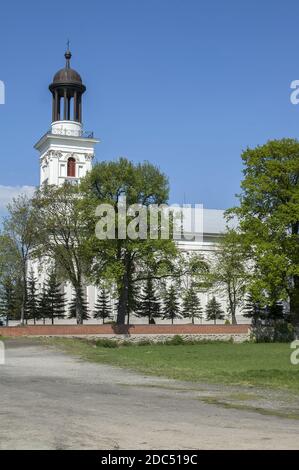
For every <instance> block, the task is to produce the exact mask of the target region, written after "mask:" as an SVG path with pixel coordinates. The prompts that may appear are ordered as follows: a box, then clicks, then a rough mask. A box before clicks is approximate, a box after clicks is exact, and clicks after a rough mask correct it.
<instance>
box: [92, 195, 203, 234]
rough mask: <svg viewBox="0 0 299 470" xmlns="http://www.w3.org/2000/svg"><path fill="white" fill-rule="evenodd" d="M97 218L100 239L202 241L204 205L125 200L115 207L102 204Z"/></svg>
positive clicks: (97, 231) (98, 208)
mask: <svg viewBox="0 0 299 470" xmlns="http://www.w3.org/2000/svg"><path fill="white" fill-rule="evenodd" d="M95 215H96V217H97V218H99V220H98V222H97V224H96V229H95V233H96V237H97V238H98V239H99V240H115V239H119V240H125V239H130V240H148V239H150V240H169V239H173V240H185V241H195V240H197V241H201V240H202V236H203V205H202V204H195V205H192V204H183V205H179V204H172V205H167V204H160V205H158V204H150V205H147V206H146V205H142V204H131V205H129V206H128V205H127V202H126V197H123V198H122V199H121V200H120V201H119V202H118V204H117V205H116V206H113V205H111V204H100V205H99V206H98V207H97V208H96V212H95Z"/></svg>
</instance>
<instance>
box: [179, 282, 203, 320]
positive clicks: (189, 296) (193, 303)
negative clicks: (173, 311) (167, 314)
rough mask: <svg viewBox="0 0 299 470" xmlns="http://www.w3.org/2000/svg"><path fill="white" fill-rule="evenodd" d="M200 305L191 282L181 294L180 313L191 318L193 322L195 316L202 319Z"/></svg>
mask: <svg viewBox="0 0 299 470" xmlns="http://www.w3.org/2000/svg"><path fill="white" fill-rule="evenodd" d="M202 312H203V309H202V306H201V304H200V300H199V298H198V295H197V292H196V289H195V287H194V284H193V283H192V284H191V285H190V287H189V288H187V289H186V291H185V293H184V296H183V309H182V314H183V316H184V317H185V318H191V321H192V323H194V320H195V318H199V319H200V320H202Z"/></svg>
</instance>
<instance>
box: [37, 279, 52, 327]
mask: <svg viewBox="0 0 299 470" xmlns="http://www.w3.org/2000/svg"><path fill="white" fill-rule="evenodd" d="M38 310H39V314H38V316H39V318H40V319H42V320H43V324H45V323H46V318H49V317H50V311H49V302H48V293H47V288H46V285H45V284H44V285H43V288H42V290H41V292H40V293H39V297H38Z"/></svg>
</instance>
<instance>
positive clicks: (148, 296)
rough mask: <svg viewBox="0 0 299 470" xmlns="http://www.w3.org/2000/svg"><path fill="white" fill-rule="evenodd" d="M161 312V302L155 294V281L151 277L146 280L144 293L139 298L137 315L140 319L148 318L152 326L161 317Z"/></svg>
mask: <svg viewBox="0 0 299 470" xmlns="http://www.w3.org/2000/svg"><path fill="white" fill-rule="evenodd" d="M160 310H161V307H160V301H159V299H158V297H157V294H156V292H155V287H154V283H153V280H152V279H151V278H150V277H149V278H148V279H147V280H146V284H145V286H144V291H143V293H142V294H140V296H139V301H138V305H137V310H136V314H137V315H138V316H139V317H147V318H148V323H149V324H150V323H152V322H153V320H154V318H156V317H159V316H160Z"/></svg>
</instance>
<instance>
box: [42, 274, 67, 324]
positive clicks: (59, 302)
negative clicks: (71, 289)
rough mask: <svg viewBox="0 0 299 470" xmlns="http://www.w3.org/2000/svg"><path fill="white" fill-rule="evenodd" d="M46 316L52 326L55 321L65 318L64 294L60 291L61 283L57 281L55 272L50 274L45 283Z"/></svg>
mask: <svg viewBox="0 0 299 470" xmlns="http://www.w3.org/2000/svg"><path fill="white" fill-rule="evenodd" d="M46 289H47V316H48V318H50V319H51V322H52V324H54V320H55V319H62V318H64V316H65V294H64V292H62V291H61V283H60V282H59V281H58V280H57V274H56V272H55V270H53V271H52V272H51V273H50V276H49V280H48V283H47V288H46Z"/></svg>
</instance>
